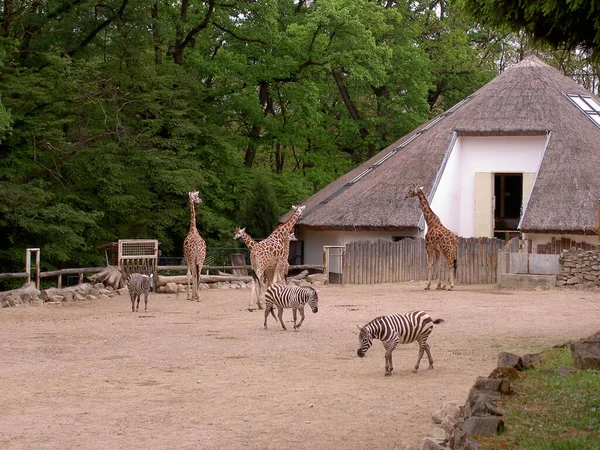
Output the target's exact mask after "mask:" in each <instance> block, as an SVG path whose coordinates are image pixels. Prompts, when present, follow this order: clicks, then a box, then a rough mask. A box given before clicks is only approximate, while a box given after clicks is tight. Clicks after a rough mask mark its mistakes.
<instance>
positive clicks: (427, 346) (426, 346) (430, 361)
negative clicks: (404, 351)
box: [423, 342, 433, 369]
mask: <svg viewBox="0 0 600 450" xmlns="http://www.w3.org/2000/svg"><path fill="white" fill-rule="evenodd" d="M423 347H425V351H426V352H427V359H429V367H428V369H433V358H432V357H431V352H430V351H429V344H428V343H427V342H425V343H424V344H423Z"/></svg>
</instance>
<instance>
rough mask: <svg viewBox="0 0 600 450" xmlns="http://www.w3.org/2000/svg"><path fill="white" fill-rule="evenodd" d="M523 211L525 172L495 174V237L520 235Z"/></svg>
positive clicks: (504, 237) (505, 238)
mask: <svg viewBox="0 0 600 450" xmlns="http://www.w3.org/2000/svg"><path fill="white" fill-rule="evenodd" d="M522 211H523V174H522V173H495V174H494V237H496V238H499V239H504V240H506V241H508V240H509V239H511V238H513V237H515V236H519V231H518V230H517V227H518V226H519V221H520V220H521V213H522Z"/></svg>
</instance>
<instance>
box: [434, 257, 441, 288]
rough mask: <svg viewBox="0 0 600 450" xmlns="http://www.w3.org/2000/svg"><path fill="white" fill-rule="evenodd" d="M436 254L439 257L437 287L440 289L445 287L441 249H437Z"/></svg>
mask: <svg viewBox="0 0 600 450" xmlns="http://www.w3.org/2000/svg"><path fill="white" fill-rule="evenodd" d="M435 256H436V259H437V278H438V284H437V286H436V289H438V290H439V289H443V286H442V255H441V253H440V251H439V250H436V252H435Z"/></svg>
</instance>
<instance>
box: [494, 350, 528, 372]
mask: <svg viewBox="0 0 600 450" xmlns="http://www.w3.org/2000/svg"><path fill="white" fill-rule="evenodd" d="M498 367H514V368H515V369H517V370H522V369H523V360H522V359H521V357H520V356H519V355H515V354H514V353H508V352H502V353H500V354H499V355H498Z"/></svg>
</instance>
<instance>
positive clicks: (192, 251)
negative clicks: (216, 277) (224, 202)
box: [183, 191, 206, 302]
mask: <svg viewBox="0 0 600 450" xmlns="http://www.w3.org/2000/svg"><path fill="white" fill-rule="evenodd" d="M188 196H189V203H190V231H189V232H188V235H187V237H186V238H185V240H184V241H183V254H184V257H185V263H186V265H187V267H188V272H187V277H188V278H187V280H188V282H187V299H188V300H192V301H194V300H195V301H197V302H199V301H200V296H199V295H198V285H199V279H200V274H201V272H202V266H203V264H204V259H205V258H206V242H204V239H202V236H200V233H198V229H197V228H196V206H195V205H197V204H200V203H202V200H201V199H200V195H199V193H198V191H192V192H190V193H189V194H188ZM190 277H191V279H192V283H191V284H192V289H191V290H190Z"/></svg>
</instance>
